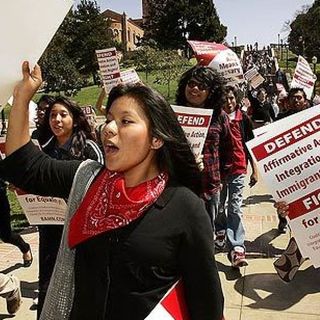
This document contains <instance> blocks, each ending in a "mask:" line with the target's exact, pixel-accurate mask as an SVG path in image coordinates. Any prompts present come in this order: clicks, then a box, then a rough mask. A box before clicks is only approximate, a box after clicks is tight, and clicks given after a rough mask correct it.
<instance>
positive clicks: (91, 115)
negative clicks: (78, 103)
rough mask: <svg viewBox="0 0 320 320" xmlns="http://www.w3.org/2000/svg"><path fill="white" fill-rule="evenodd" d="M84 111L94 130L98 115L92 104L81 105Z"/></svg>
mask: <svg viewBox="0 0 320 320" xmlns="http://www.w3.org/2000/svg"><path fill="white" fill-rule="evenodd" d="M81 110H82V112H83V113H84V115H85V117H86V119H87V121H88V123H89V125H90V127H91V130H92V131H93V132H94V131H95V129H96V127H97V116H96V112H95V111H94V109H93V107H92V106H91V105H87V106H83V107H81Z"/></svg>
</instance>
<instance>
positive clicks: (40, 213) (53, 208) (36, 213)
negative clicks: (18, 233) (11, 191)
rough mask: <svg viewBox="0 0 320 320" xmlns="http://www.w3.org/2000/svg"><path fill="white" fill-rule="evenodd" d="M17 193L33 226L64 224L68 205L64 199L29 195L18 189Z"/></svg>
mask: <svg viewBox="0 0 320 320" xmlns="http://www.w3.org/2000/svg"><path fill="white" fill-rule="evenodd" d="M15 193H16V196H17V199H18V201H19V204H20V206H21V208H22V210H23V212H24V213H25V215H26V217H27V219H28V221H29V223H30V224H31V225H46V224H55V225H57V224H60V225H63V224H64V220H65V214H66V210H67V204H66V202H65V201H64V200H63V199H61V198H56V197H43V196H38V195H35V194H29V193H28V194H27V193H25V192H24V191H22V190H21V189H18V188H16V189H15Z"/></svg>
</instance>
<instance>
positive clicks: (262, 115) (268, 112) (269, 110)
mask: <svg viewBox="0 0 320 320" xmlns="http://www.w3.org/2000/svg"><path fill="white" fill-rule="evenodd" d="M267 96H268V95H267V91H266V89H265V88H262V87H261V88H259V89H258V91H257V92H256V96H253V93H252V91H251V90H248V98H249V100H250V104H251V106H250V108H251V110H250V115H251V120H252V121H253V124H254V128H259V127H261V126H264V125H266V124H268V123H271V122H272V121H274V120H275V114H274V110H273V107H272V105H271V103H270V102H269V101H268V99H267Z"/></svg>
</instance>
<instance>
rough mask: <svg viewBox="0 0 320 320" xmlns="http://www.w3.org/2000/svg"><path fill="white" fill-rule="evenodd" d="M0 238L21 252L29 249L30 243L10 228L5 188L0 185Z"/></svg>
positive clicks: (8, 206)
mask: <svg viewBox="0 0 320 320" xmlns="http://www.w3.org/2000/svg"><path fill="white" fill-rule="evenodd" d="M0 239H1V240H2V241H3V242H6V243H11V244H13V245H14V246H17V247H18V248H19V249H20V251H21V252H22V253H27V252H28V251H29V250H30V245H29V244H28V243H26V242H25V241H24V240H23V239H22V237H21V236H20V234H18V233H16V232H13V231H12V229H11V216H10V204H9V200H8V197H7V190H6V188H5V187H1V186H0Z"/></svg>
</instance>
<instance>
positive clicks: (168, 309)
mask: <svg viewBox="0 0 320 320" xmlns="http://www.w3.org/2000/svg"><path fill="white" fill-rule="evenodd" d="M158 319H161V320H189V319H190V316H189V314H188V309H187V306H186V303H185V297H184V291H183V285H182V282H181V280H179V281H178V282H176V283H175V284H174V285H173V286H172V287H171V288H170V289H169V290H168V292H167V293H166V294H165V296H164V297H163V298H162V299H161V301H160V302H159V303H158V304H157V305H156V307H155V308H154V309H153V310H152V311H151V313H150V314H149V315H148V316H147V317H146V318H145V320H158Z"/></svg>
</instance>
